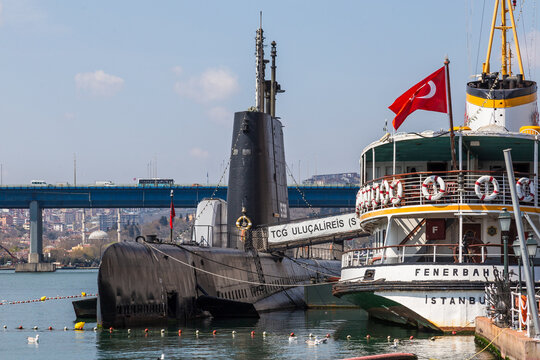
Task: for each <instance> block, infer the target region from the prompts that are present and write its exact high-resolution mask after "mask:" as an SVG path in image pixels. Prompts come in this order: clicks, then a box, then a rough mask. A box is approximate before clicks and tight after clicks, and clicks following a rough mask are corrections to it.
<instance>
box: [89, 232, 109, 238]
mask: <svg viewBox="0 0 540 360" xmlns="http://www.w3.org/2000/svg"><path fill="white" fill-rule="evenodd" d="M108 239H109V235H107V233H106V232H105V231H102V230H98V231H94V232H93V233H91V234H90V236H88V240H108Z"/></svg>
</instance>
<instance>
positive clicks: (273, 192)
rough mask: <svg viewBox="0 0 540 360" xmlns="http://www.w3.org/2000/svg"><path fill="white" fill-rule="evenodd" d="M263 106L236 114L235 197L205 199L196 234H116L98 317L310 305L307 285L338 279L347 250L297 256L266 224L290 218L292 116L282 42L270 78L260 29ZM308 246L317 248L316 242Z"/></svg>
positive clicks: (223, 313)
mask: <svg viewBox="0 0 540 360" xmlns="http://www.w3.org/2000/svg"><path fill="white" fill-rule="evenodd" d="M255 40H256V52H255V55H256V91H255V106H252V107H251V108H250V109H249V110H247V111H240V112H236V113H235V114H234V125H233V133H232V142H231V144H232V145H231V150H230V151H231V152H230V162H229V164H230V165H229V180H228V191H227V201H226V202H225V201H223V200H220V199H205V200H203V201H202V202H201V203H200V204H199V205H198V207H197V212H196V215H195V218H196V220H195V225H194V229H193V233H192V238H191V239H190V241H189V243H178V242H174V241H170V242H164V241H161V240H158V239H157V238H156V237H155V236H146V237H144V238H141V240H142V241H130V242H119V243H115V244H113V245H111V246H109V247H108V248H107V250H106V251H105V252H104V254H103V256H102V261H101V264H100V267H99V273H98V292H99V296H98V305H97V320H98V324H99V325H101V326H103V327H105V328H108V327H114V328H122V327H133V326H147V325H157V324H163V323H167V322H168V321H189V320H191V319H195V318H199V317H205V316H213V317H215V318H218V317H258V316H259V314H260V313H261V312H267V311H275V310H284V309H298V308H300V309H302V308H305V307H306V305H307V304H306V301H305V296H304V287H305V286H312V285H313V284H314V283H315V284H318V283H326V282H328V281H331V280H332V278H333V280H335V277H336V276H339V274H340V265H341V264H340V260H335V259H340V258H341V254H340V253H338V254H337V255H335V254H334V251H337V250H336V249H334V250H332V249H328V252H327V254H326V255H325V256H319V258H312V257H307V256H296V255H297V254H298V253H299V252H298V251H296V252H295V251H294V250H291V249H289V250H281V251H271V250H269V249H268V248H266V247H265V246H264V238H265V237H264V229H265V226H269V225H275V224H281V223H285V222H289V221H290V213H289V203H288V192H287V178H286V164H285V151H284V141H283V124H282V122H281V120H280V118H278V117H276V114H275V105H276V95H277V94H278V93H282V92H284V90H282V89H281V86H280V84H279V83H278V82H277V81H276V54H277V51H276V43H275V42H272V43H271V58H272V63H271V79H270V80H266V77H265V72H266V64H267V63H268V62H269V61H267V60H266V59H265V58H264V35H263V29H262V27H261V26H260V27H259V28H258V29H257V31H256V38H255ZM308 253H309V252H308Z"/></svg>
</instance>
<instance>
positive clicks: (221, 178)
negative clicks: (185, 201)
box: [176, 128, 242, 238]
mask: <svg viewBox="0 0 540 360" xmlns="http://www.w3.org/2000/svg"><path fill="white" fill-rule="evenodd" d="M241 133H242V130H241V129H240V128H239V129H238V134H237V135H236V139H235V140H234V144H233V146H232V148H231V155H229V161H227V165H226V166H225V168H224V169H223V173H222V174H221V177H220V178H219V181H218V183H217V185H216V187H215V189H214V191H213V192H212V195H210V198H214V196H216V193H217V192H218V190H219V188H220V186H221V184H222V181H223V179H224V178H225V174H226V173H227V170H228V169H229V166H230V165H231V159H232V152H233V150H234V149H235V148H236V145H237V144H238V140H239V139H240V134H241ZM209 204H210V203H209V202H207V203H206V204H205V205H204V207H203V208H202V210H201V212H200V213H199V214H198V215H196V217H195V219H194V220H193V223H194V224H195V222H196V221H197V220H198V219H199V218H200V217H201V215H202V214H203V213H204V212H205V210H206V208H207V207H208V205H209ZM188 230H191V227H189V228H187V229H186V230H184V231H182V232H181V233H179V234H178V235H177V236H176V238H179V237H180V236H183V235H185V234H186V232H187V231H188Z"/></svg>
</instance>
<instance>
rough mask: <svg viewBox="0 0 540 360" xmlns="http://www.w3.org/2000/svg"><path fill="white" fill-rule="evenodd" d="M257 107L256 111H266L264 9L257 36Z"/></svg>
mask: <svg viewBox="0 0 540 360" xmlns="http://www.w3.org/2000/svg"><path fill="white" fill-rule="evenodd" d="M255 61H256V62H255V64H256V72H255V77H256V82H255V108H256V111H259V112H264V82H265V80H264V67H265V63H264V36H263V29H262V11H261V12H260V22H259V29H257V36H256V37H255Z"/></svg>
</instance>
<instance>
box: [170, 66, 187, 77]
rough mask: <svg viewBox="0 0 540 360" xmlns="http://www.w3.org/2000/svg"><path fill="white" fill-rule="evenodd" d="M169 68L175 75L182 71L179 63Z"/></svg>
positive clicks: (180, 73)
mask: <svg viewBox="0 0 540 360" xmlns="http://www.w3.org/2000/svg"><path fill="white" fill-rule="evenodd" d="M171 70H172V72H173V73H174V74H175V75H176V76H180V75H182V72H183V71H184V69H182V67H181V66H180V65H176V66H173V67H172V69H171Z"/></svg>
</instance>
